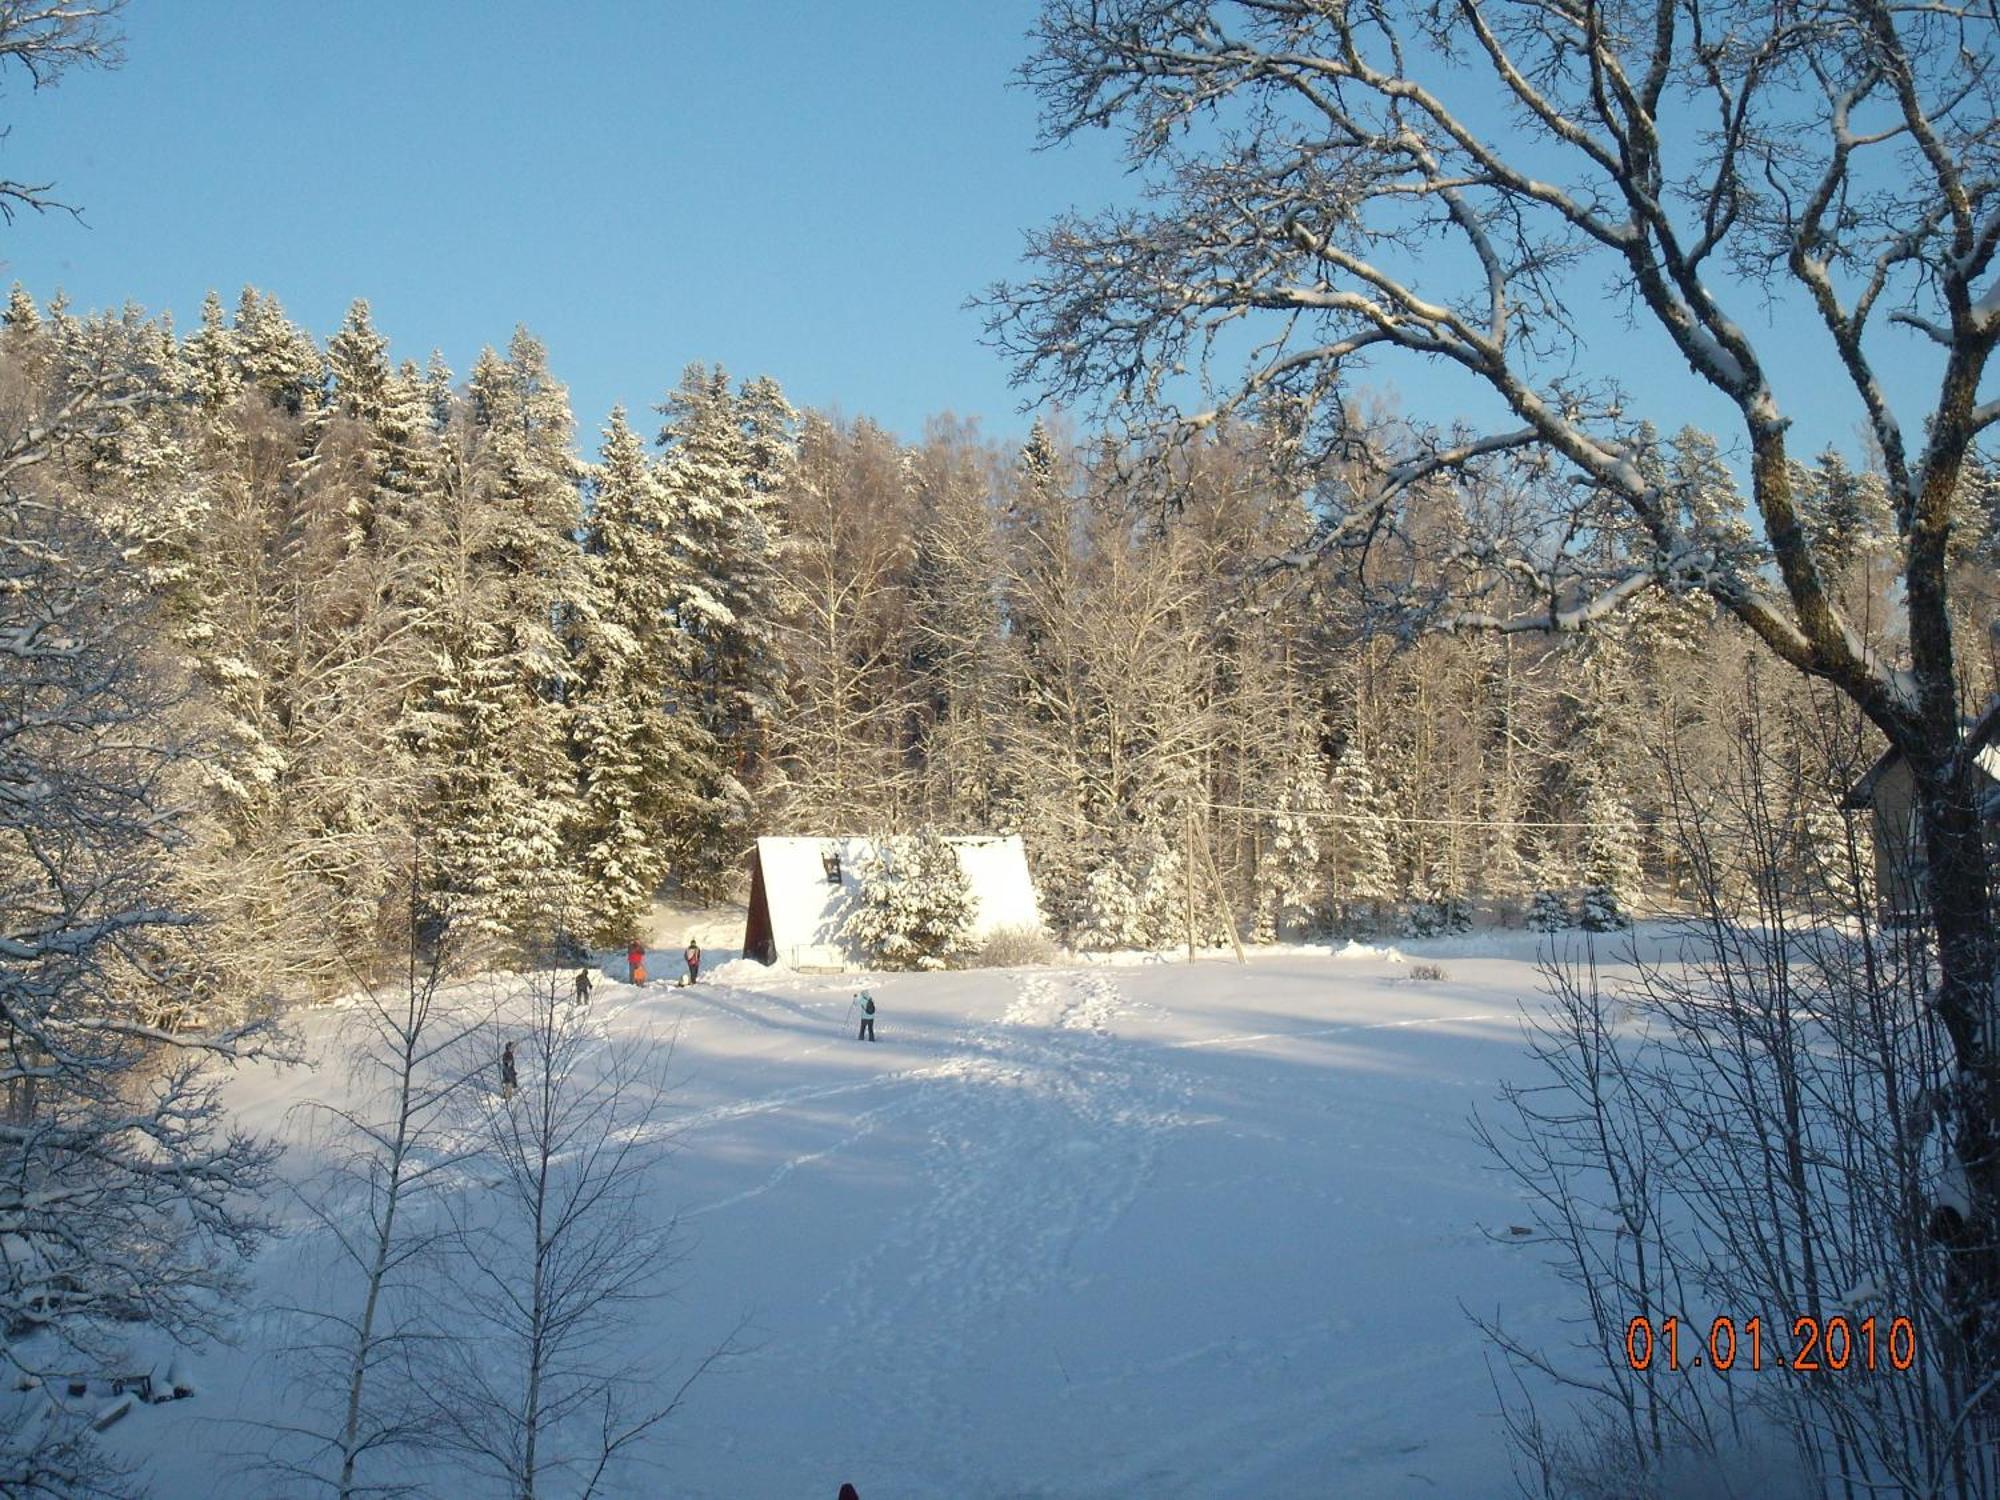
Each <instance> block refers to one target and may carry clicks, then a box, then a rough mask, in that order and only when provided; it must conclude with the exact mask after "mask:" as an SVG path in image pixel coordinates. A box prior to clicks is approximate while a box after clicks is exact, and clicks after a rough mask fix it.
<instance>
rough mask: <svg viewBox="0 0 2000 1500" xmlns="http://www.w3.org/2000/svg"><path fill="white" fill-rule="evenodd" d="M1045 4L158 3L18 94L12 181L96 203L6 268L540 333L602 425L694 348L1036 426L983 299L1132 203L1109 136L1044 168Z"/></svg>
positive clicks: (451, 351) (166, 302) (480, 329)
mask: <svg viewBox="0 0 2000 1500" xmlns="http://www.w3.org/2000/svg"><path fill="white" fill-rule="evenodd" d="M1033 15H1034V6H1033V5H1032V4H1031V3H1029V0H854V3H847V0H836V3H827V0H756V3H741V4H724V3H693V0H678V3H665V0H662V3H652V4H646V3H636V4H607V3H580V4H574V5H562V6H550V5H547V4H545V3H538V4H524V3H516V0H500V3H486V4H481V5H477V6H472V5H465V6H447V5H443V4H435V3H424V4H408V5H400V4H399V5H390V4H386V3H366V4H343V5H292V4H268V3H264V4H243V3H224V0H174V3H166V0H135V3H134V4H133V5H132V6H131V7H130V9H129V10H128V11H127V12H126V14H125V18H124V21H125V31H126V46H125V52H126V62H125V65H124V66H123V67H122V68H120V69H118V70H116V71H113V72H91V73H72V74H70V75H69V76H68V77H66V78H65V79H64V80H63V82H62V83H61V85H60V86H59V87H58V88H56V89H55V90H53V91H49V92H45V93H43V94H41V95H38V96H33V97H30V96H27V95H25V94H24V92H23V91H22V90H21V88H20V87H19V85H18V83H15V82H13V81H10V82H9V84H8V87H7V93H6V95H5V96H4V98H0V108H4V111H5V117H6V119H7V120H9V121H11V122H12V123H13V124H14V126H15V129H14V134H13V135H12V136H11V137H10V138H9V139H8V140H7V142H6V143H5V146H4V148H3V149H0V171H4V172H6V173H7V175H10V176H14V177H17V178H32V179H33V180H36V181H41V180H46V179H48V178H54V179H55V180H56V181H57V184H58V187H59V189H60V194H61V196H63V197H64V198H65V199H66V200H68V201H72V202H76V203H78V204H80V205H82V206H83V208H84V210H85V224H83V225H78V224H77V223H75V222H74V221H72V220H71V219H70V218H69V217H68V216H66V215H51V216H48V217H44V218H36V217H35V216H33V215H29V216H26V217H24V218H22V219H21V220H19V221H17V222H16V223H15V224H14V226H13V227H12V228H11V229H10V230H7V231H5V233H4V243H5V245H6V250H5V252H4V261H5V266H4V271H0V275H4V276H6V277H7V278H9V279H17V280H20V281H21V282H23V283H24V284H25V285H26V286H27V287H28V289H29V290H30V291H31V292H33V293H34V294H35V295H36V296H37V297H39V298H43V299H46V298H47V297H48V296H49V294H50V293H52V292H53V291H54V290H55V289H56V288H57V287H58V286H62V287H64V288H66V289H67V290H68V292H69V294H70V297H71V299H72V300H73V301H74V302H75V303H76V304H78V305H79V306H80V307H83V308H95V307H103V306H108V305H113V306H115V305H117V304H119V303H122V302H124V301H126V300H128V299H130V300H133V301H136V302H138V303H140V304H141V305H143V306H145V307H146V308H148V309H149V310H158V309H162V308H166V309H171V310H172V312H173V313H174V315H175V318H176V320H177V321H179V322H180V323H182V324H183V326H186V325H187V324H190V323H191V322H192V320H193V319H194V317H195V315H196V313H197V312H198V310H199V308H200V305H201V298H202V294H203V293H204V292H205V291H206V290H208V289H209V288H211V287H213V288H216V289H218V290H219V291H221V292H222V294H223V296H224V299H225V301H227V302H229V303H231V304H232V305H233V303H234V300H235V294H236V292H237V290H238V289H239V288H240V287H241V286H242V285H243V284H244V283H245V282H251V283H254V284H256V285H257V286H259V287H262V288H264V289H266V290H268V291H272V292H275V293H276V294H277V296H278V297H279V299H280V301H282V302H283V303H284V305H285V308H286V310H287V311H288V312H289V313H290V314H291V315H292V317H293V318H294V320H296V321H298V322H299V323H301V324H302V325H303V326H305V327H307V328H309V329H311V330H313V331H314V332H315V333H317V334H319V335H321V336H324V335H326V334H328V333H331V332H332V331H333V329H334V328H335V327H337V326H338V324H339V321H340V318H341V316H342V314H343V312H344V311H345V309H346V307H347V304H348V303H349V301H351V300H352V299H353V298H354V297H356V296H365V297H367V298H368V300H369V302H370V304H371V305H372V306H373V308H374V311H375V316H376V322H377V324H378V326H380V327H381V328H382V329H383V330H384V331H385V332H386V333H387V334H388V335H389V336H390V338H391V339H392V341H393V344H392V352H393V353H394V354H396V355H398V356H404V355H409V356H415V357H417V358H419V359H421V358H422V357H423V356H424V355H425V354H426V353H427V352H428V351H429V349H430V348H431V347H432V346H434V345H435V346H437V347H438V348H441V349H442V350H443V351H444V354H445V357H446V359H447V360H448V361H449V362H450V363H451V364H452V366H453V367H454V368H455V369H457V370H459V371H460V372H461V373H462V372H463V371H465V370H466V369H467V368H468V367H469V366H470V364H471V361H472V358H473V356H474V355H475V354H476V353H477V352H478V350H479V348H480V347H481V346H482V345H484V344H489V343H490V344H495V345H504V343H505V342H506V340H507V337H508V335H509V334H510V333H511V332H512V330H513V327H514V325H515V324H516V323H517V322H519V323H525V324H527V326H528V327H529V328H530V329H532V330H533V331H534V332H535V333H536V334H537V335H539V336H540V337H541V338H542V339H543V340H544V341H545V342H546V343H547V344H548V345H549V349H550V353H551V358H552V361H553V364H554V367H555V370H556V373H557V374H558V376H560V377H561V378H562V379H563V380H565V381H566V382H567V383H568V384H569V386H570V390H571V395H572V398H573V400H574V403H575V407H576V411H577V415H578V419H579V422H580V424H582V425H583V427H584V428H585V429H586V431H589V430H594V429H595V428H596V427H597V426H598V425H599V424H600V423H601V422H602V420H603V418H604V416H605V414H606V413H607V412H608V410H609V409H610V407H611V405H612V404H613V403H614V402H617V401H623V402H625V403H626V404H628V405H629V406H631V407H632V408H634V410H635V413H638V414H641V415H644V409H645V408H646V407H649V406H650V405H651V404H652V403H653V402H655V401H658V400H659V399H660V398H661V396H662V395H663V394H664V393H665V391H666V390H667V389H668V388H669V387H670V386H671V385H672V384H673V383H674V381H675V380H676V379H677V378H678V376H679V373H680V370H681V368H682V366H683V365H685V364H686V363H687V362H688V361H690V360H695V359H701V360H720V361H722V362H723V363H724V364H726V365H727V366H728V367H729V369H730V370H731V371H732V372H733V373H736V374H739V375H749V374H755V373H770V374H772V375H775V376H777V378H778V379H779V380H780V382H781V383H782V384H783V385H784V386H785V388H786V390H787V392H788V393H789V394H790V395H791V396H792V397H793V399H794V400H795V401H796V402H798V403H800V404H805V405H816V406H831V405H835V404H837V405H839V406H840V407H841V408H842V409H844V410H845V411H846V412H848V413H849V414H858V413H866V414H868V415H870V416H872V417H874V418H875V419H877V420H878V421H880V422H882V423H883V424H884V425H885V426H887V427H889V428H891V429H892V430H895V431H898V432H901V433H903V434H905V435H907V436H911V437H914V436H916V435H917V434H918V432H919V431H920V429H921V424H922V421H923V418H924V417H925V415H926V414H928V413H931V412H937V411H944V410H947V409H949V410H952V411H955V412H958V413H960V414H961V415H971V414H978V415H981V416H983V417H985V418H986V419H987V421H988V425H989V428H990V430H993V431H995V432H1002V433H1004V432H1011V431H1014V430H1017V429H1023V430H1024V429H1025V426H1026V422H1025V419H1023V418H1020V417H1017V416H1016V415H1015V414H1014V411H1015V407H1016V406H1017V404H1018V402H1019V400H1020V397H1019V394H1018V393H1016V392H1014V391H1011V390H1010V389H1009V388H1008V385H1007V376H1006V370H1005V369H1004V367H1003V366H1002V364H1001V362H1000V360H999V359H998V358H997V357H996V356H995V355H993V354H992V353H991V352H989V351H988V350H986V349H984V348H983V347H982V346H981V345H980V343H979V341H978V337H979V317H978V315H977V314H976V313H973V312H968V311H966V310H964V308H963V303H964V302H965V299H966V298H967V296H968V295H970V294H972V293H974V292H976V291H978V290H980V289H982V288H983V287H984V286H985V285H986V284H987V283H989V282H991V281H992V280H994V279H995V278H997V277H1003V276H1007V275H1010V274H1013V273H1014V272H1015V270H1016V269H1017V267H1018V264H1019V255H1020V248H1021V233H1022V231H1023V229H1025V228H1026V227H1028V226H1029V225H1033V224H1038V223H1040V222H1042V221H1044V220H1046V219H1047V218H1049V217H1050V216H1051V215H1053V214H1054V213H1056V212H1058V211H1060V210H1061V209H1063V208H1065V207H1067V206H1068V205H1069V204H1071V203H1072V202H1075V203H1078V204H1090V203H1095V202H1097V201H1100V200H1102V199H1103V198H1105V197H1106V196H1108V195H1111V194H1115V193H1117V192H1118V191H1120V180H1121V173H1122V168H1121V166H1120V163H1119V161H1118V158H1117V153H1116V149H1115V143H1114V142H1113V141H1111V140H1110V139H1109V138H1108V137H1106V138H1103V139H1101V140H1098V141H1094V142H1091V143H1088V144H1087V145H1086V146H1085V147H1084V148H1083V149H1075V148H1071V149H1065V150H1061V151H1054V152H1040V153H1038V152H1036V151H1035V150H1034V149H1033V148H1034V142H1035V129H1036V127H1035V104H1034V101H1033V99H1032V98H1030V97H1029V96H1028V95H1026V94H1025V93H1023V92H1021V91H1020V90H1017V89H1012V88H1009V87H1008V83H1009V79H1010V77H1011V74H1012V71H1013V70H1014V69H1015V68H1016V67H1017V66H1018V65H1019V63H1020V61H1021V60H1022V58H1023V57H1024V56H1025V55H1026V51H1027V44H1026V41H1025V39H1024V37H1025V33H1026V31H1027V29H1028V27H1029V25H1030V23H1031V21H1032V19H1033Z"/></svg>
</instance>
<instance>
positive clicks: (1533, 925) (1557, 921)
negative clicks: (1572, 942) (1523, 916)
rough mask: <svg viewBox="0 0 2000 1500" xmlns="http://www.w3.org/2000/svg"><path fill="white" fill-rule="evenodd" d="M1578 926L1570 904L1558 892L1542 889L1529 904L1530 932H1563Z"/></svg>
mask: <svg viewBox="0 0 2000 1500" xmlns="http://www.w3.org/2000/svg"><path fill="white" fill-rule="evenodd" d="M1575 925H1576V918H1575V916H1574V914H1573V913H1572V912H1571V911H1570V909H1569V903H1568V902H1567V901H1565V900H1564V899H1563V898H1562V896H1561V894H1560V893H1559V892H1556V891H1552V890H1548V889H1546V888H1545V889H1542V890H1539V891H1536V892H1535V895H1534V899H1533V900H1532V901H1530V902H1529V903H1528V930H1529V931H1530V932H1561V931H1563V930H1564V929H1565V928H1569V927H1573V926H1575Z"/></svg>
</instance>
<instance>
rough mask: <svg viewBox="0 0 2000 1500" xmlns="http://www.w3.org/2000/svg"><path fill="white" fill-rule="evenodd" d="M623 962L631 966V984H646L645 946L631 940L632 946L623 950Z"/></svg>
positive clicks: (635, 939) (635, 940)
mask: <svg viewBox="0 0 2000 1500" xmlns="http://www.w3.org/2000/svg"><path fill="white" fill-rule="evenodd" d="M625 962H626V963H628V964H630V965H631V966H632V982H633V983H634V984H644V983H645V982H646V945H645V944H644V943H642V942H640V941H639V940H638V939H637V938H634V939H632V946H631V947H629V948H627V949H626V950H625Z"/></svg>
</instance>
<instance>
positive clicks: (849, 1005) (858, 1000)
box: [840, 995, 861, 1031]
mask: <svg viewBox="0 0 2000 1500" xmlns="http://www.w3.org/2000/svg"><path fill="white" fill-rule="evenodd" d="M860 1003H861V997H860V996H859V995H856V996H855V997H854V998H853V999H852V1000H850V1001H848V1002H847V1014H846V1015H845V1016H843V1017H841V1021H840V1029H841V1030H842V1031H845V1030H847V1023H848V1022H849V1021H851V1020H853V1019H854V1007H855V1006H857V1005H859V1004H860Z"/></svg>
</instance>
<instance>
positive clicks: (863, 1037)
mask: <svg viewBox="0 0 2000 1500" xmlns="http://www.w3.org/2000/svg"><path fill="white" fill-rule="evenodd" d="M854 1040H855V1041H857V1042H872V1041H874V1040H875V997H874V996H873V995H871V994H869V993H868V992H867V991H866V990H863V991H862V992H861V1034H860V1035H859V1036H857V1037H855V1039H854Z"/></svg>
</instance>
